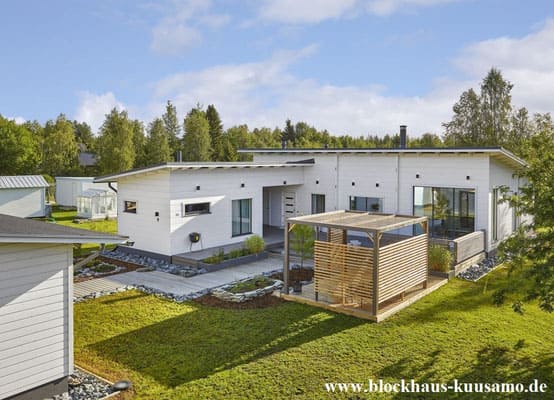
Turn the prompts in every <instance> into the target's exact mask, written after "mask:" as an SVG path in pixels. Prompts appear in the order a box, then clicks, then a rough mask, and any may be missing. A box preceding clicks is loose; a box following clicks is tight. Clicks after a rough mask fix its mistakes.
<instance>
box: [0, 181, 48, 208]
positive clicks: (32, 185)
mask: <svg viewBox="0 0 554 400" xmlns="http://www.w3.org/2000/svg"><path fill="white" fill-rule="evenodd" d="M47 187H49V185H48V182H46V180H45V179H44V178H43V177H42V176H41V175H15V176H0V213H1V214H7V215H13V216H16V217H22V218H30V217H44V216H45V215H46V188H47Z"/></svg>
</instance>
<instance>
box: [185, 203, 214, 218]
mask: <svg viewBox="0 0 554 400" xmlns="http://www.w3.org/2000/svg"><path fill="white" fill-rule="evenodd" d="M183 208H184V211H185V212H184V213H181V214H182V215H183V217H190V216H192V215H200V214H209V213H210V203H193V204H183Z"/></svg>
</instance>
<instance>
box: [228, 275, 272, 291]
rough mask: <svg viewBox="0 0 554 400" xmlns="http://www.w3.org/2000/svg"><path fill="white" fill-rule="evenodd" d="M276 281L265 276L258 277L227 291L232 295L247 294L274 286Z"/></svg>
mask: <svg viewBox="0 0 554 400" xmlns="http://www.w3.org/2000/svg"><path fill="white" fill-rule="evenodd" d="M274 282H275V281H274V280H273V279H270V278H267V277H265V276H258V277H255V278H252V279H248V280H247V281H243V282H238V283H236V284H234V285H233V286H232V287H230V288H229V289H227V290H228V291H229V292H231V293H245V292H250V291H252V290H256V289H262V288H265V287H267V286H271V285H273V283H274Z"/></svg>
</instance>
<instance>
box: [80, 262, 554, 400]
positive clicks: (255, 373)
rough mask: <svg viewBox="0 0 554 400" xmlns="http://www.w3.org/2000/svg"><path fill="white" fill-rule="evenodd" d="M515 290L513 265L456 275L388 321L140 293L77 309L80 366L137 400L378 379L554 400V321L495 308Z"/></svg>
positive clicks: (320, 388)
mask: <svg viewBox="0 0 554 400" xmlns="http://www.w3.org/2000/svg"><path fill="white" fill-rule="evenodd" d="M505 284H506V272H505V270H502V269H498V270H496V271H495V272H494V273H492V274H491V275H490V276H489V277H488V278H485V279H483V280H482V281H481V282H479V283H470V282H465V281H461V280H453V281H451V282H450V283H449V284H448V285H446V286H444V287H442V288H441V289H439V290H437V291H435V292H434V293H432V294H431V295H429V296H427V297H425V298H424V299H422V300H420V301H419V302H417V303H415V304H413V305H412V306H410V307H408V308H407V309H405V310H403V311H401V312H400V313H399V314H397V315H395V316H393V317H391V318H390V319H388V320H386V321H384V322H382V323H379V324H375V323H371V322H367V321H363V320H359V319H356V318H353V317H349V316H345V315H339V314H335V313H332V312H327V311H324V310H321V309H318V308H313V307H310V306H306V305H302V304H297V303H289V302H287V303H283V304H281V305H278V306H274V307H270V308H265V309H254V310H227V309H225V310H224V309H219V308H213V307H207V306H202V305H199V304H197V303H194V302H187V303H183V304H177V303H174V302H171V301H166V300H162V299H159V298H156V297H154V296H149V295H145V294H143V293H141V292H136V291H130V292H126V293H120V294H117V295H113V296H108V297H103V298H100V299H96V300H92V301H88V302H84V303H80V304H76V305H75V361H76V362H77V363H78V364H79V365H81V366H84V367H85V368H88V369H90V370H92V371H94V372H97V373H99V374H100V375H102V376H105V377H107V378H110V379H112V380H117V379H123V378H125V379H130V380H131V381H132V382H133V384H134V388H135V391H136V395H135V397H134V398H137V399H285V398H293V397H294V398H298V399H319V398H350V399H357V398H370V397H363V396H361V395H353V394H350V395H349V396H347V395H339V394H333V395H331V394H327V393H326V392H325V390H324V382H367V380H368V379H370V378H373V379H379V378H382V379H384V380H386V381H389V382H396V381H399V380H400V379H402V378H405V379H412V378H413V379H415V380H417V381H420V382H448V381H451V380H453V379H455V378H456V379H458V380H460V381H464V382H513V383H518V382H522V383H528V382H531V381H532V380H533V379H538V380H539V381H540V382H545V383H547V384H549V386H550V390H549V393H547V394H546V395H543V396H542V397H541V398H554V343H553V341H552V332H553V328H554V315H551V314H546V313H544V312H542V311H540V310H538V308H537V307H536V305H534V304H530V305H528V306H527V307H526V313H525V314H524V315H523V316H522V315H518V314H516V313H514V312H513V311H512V309H511V307H510V305H509V304H506V305H504V306H501V307H497V306H494V305H493V304H492V297H491V295H492V292H493V291H494V290H496V289H497V288H499V287H502V286H504V285H505ZM445 397H446V396H445V395H444V394H442V395H435V396H433V395H426V396H424V398H436V399H439V398H445ZM371 398H393V396H392V395H382V396H373V397H371ZM394 398H410V397H409V396H407V395H404V396H402V395H397V397H394ZM411 398H418V397H416V396H415V395H414V397H411ZM419 398H422V397H419ZM449 398H452V396H449ZM456 398H468V399H474V398H482V397H481V396H476V395H475V394H472V395H470V394H467V395H465V396H464V395H462V396H460V397H456ZM488 398H498V396H496V397H494V396H489V397H488ZM510 398H518V397H515V396H512V397H510ZM521 398H533V397H530V396H528V395H527V396H522V397H521Z"/></svg>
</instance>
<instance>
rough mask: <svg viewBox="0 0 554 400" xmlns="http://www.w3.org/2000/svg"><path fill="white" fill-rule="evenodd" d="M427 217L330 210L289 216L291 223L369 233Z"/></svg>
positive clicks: (398, 226) (409, 224) (391, 228)
mask: <svg viewBox="0 0 554 400" xmlns="http://www.w3.org/2000/svg"><path fill="white" fill-rule="evenodd" d="M426 221H427V217H417V216H413V215H400V214H383V213H371V212H365V211H346V210H339V211H330V212H326V213H321V214H312V215H306V216H301V217H292V218H287V222H288V223H289V224H296V223H298V224H303V225H311V226H320V227H326V228H335V229H346V230H352V231H359V232H368V233H382V232H387V231H392V230H396V229H400V228H404V227H406V226H411V225H415V224H421V223H424V222H426Z"/></svg>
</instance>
